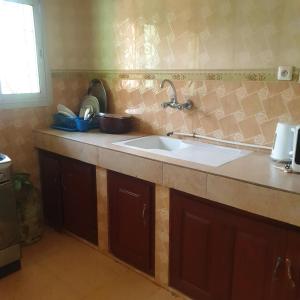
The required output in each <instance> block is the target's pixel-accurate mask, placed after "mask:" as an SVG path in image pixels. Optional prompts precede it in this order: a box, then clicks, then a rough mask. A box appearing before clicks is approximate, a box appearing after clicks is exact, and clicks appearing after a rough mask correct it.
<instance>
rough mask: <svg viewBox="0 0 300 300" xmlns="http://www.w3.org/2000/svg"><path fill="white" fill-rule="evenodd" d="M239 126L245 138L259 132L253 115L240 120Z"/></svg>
mask: <svg viewBox="0 0 300 300" xmlns="http://www.w3.org/2000/svg"><path fill="white" fill-rule="evenodd" d="M239 126H240V128H241V130H242V133H243V136H244V138H245V139H249V138H251V137H254V136H256V135H259V134H261V132H260V130H259V127H258V125H257V122H256V119H255V117H251V118H248V119H246V120H244V121H242V122H240V123H239Z"/></svg>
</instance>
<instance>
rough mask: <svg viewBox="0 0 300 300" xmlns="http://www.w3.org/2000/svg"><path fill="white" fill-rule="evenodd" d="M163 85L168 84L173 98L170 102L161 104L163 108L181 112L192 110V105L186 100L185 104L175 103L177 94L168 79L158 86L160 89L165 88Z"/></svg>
mask: <svg viewBox="0 0 300 300" xmlns="http://www.w3.org/2000/svg"><path fill="white" fill-rule="evenodd" d="M165 83H169V84H170V86H171V88H172V90H173V97H171V99H170V101H168V102H163V103H162V104H161V106H162V107H163V108H167V107H171V108H174V109H178V110H183V109H187V110H190V109H192V107H193V103H192V101H191V100H187V101H186V102H185V103H182V104H180V103H178V101H177V93H176V89H175V86H174V84H173V82H172V81H171V80H169V79H164V80H163V81H162V83H161V85H160V88H163V87H164V86H165Z"/></svg>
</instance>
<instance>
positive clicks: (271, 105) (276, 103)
mask: <svg viewBox="0 0 300 300" xmlns="http://www.w3.org/2000/svg"><path fill="white" fill-rule="evenodd" d="M263 106H264V109H265V111H266V114H267V116H268V117H269V118H270V119H271V118H275V117H279V116H281V115H283V114H285V113H286V112H287V110H286V108H285V105H284V103H283V99H282V97H281V95H277V96H274V97H271V98H268V99H266V100H264V101H263Z"/></svg>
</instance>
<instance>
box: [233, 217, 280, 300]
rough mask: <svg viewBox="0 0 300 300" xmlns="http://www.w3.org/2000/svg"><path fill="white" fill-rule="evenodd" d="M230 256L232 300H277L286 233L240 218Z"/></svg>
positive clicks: (235, 220)
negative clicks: (231, 257) (231, 258)
mask: <svg viewBox="0 0 300 300" xmlns="http://www.w3.org/2000/svg"><path fill="white" fill-rule="evenodd" d="M232 219H233V222H234V224H235V227H236V232H235V243H234V252H233V258H234V260H233V275H232V296H231V299H232V300H240V299H243V300H253V299H256V300H275V299H276V300H279V299H280V296H279V294H280V288H281V284H280V282H281V273H282V268H283V265H284V254H285V246H286V232H285V230H283V229H281V228H279V227H277V226H274V225H272V224H268V223H264V222H261V221H258V220H256V219H254V218H249V217H245V216H242V215H238V216H235V215H234V216H233V217H232Z"/></svg>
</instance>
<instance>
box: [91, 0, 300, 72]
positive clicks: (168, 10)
mask: <svg viewBox="0 0 300 300" xmlns="http://www.w3.org/2000/svg"><path fill="white" fill-rule="evenodd" d="M93 5H94V9H95V11H97V12H98V18H96V19H95V22H94V23H93V27H92V31H93V32H94V33H95V37H96V41H95V46H96V47H95V49H96V52H97V53H100V60H99V61H95V65H94V67H95V68H96V69H162V70H164V69H249V68H250V69H253V68H259V69H263V68H273V67H276V66H278V65H285V64H286V65H293V66H298V67H300V51H299V49H300V19H299V11H300V1H299V0H289V1H286V0H254V1H253V0H243V1H240V0H222V1H219V0H185V1H174V0H152V1H141V0H130V1H128V0H99V1H95V2H93Z"/></svg>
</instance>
